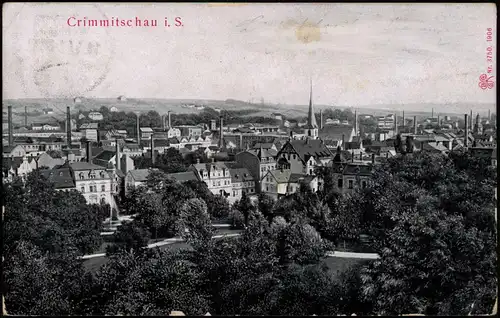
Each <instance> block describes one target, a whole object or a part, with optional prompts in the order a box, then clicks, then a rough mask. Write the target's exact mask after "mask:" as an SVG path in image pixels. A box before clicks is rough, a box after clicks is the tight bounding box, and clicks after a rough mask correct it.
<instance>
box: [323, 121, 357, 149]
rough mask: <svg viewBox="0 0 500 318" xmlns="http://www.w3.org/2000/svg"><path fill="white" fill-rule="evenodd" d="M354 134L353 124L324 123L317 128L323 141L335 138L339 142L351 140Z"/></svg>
mask: <svg viewBox="0 0 500 318" xmlns="http://www.w3.org/2000/svg"><path fill="white" fill-rule="evenodd" d="M355 135H356V132H355V129H354V126H340V125H324V126H323V128H322V129H320V130H319V138H321V139H322V140H324V141H327V140H335V141H337V142H340V143H341V145H342V143H344V142H351V141H352V140H353V138H354V136H355Z"/></svg>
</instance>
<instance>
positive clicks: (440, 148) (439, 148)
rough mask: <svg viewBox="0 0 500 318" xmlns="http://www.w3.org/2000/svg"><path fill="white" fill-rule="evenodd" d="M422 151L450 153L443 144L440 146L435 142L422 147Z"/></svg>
mask: <svg viewBox="0 0 500 318" xmlns="http://www.w3.org/2000/svg"><path fill="white" fill-rule="evenodd" d="M422 150H431V151H440V152H448V151H449V149H448V148H446V147H445V146H443V145H442V144H438V143H435V142H427V143H424V144H423V145H422Z"/></svg>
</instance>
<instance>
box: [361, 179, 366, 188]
mask: <svg viewBox="0 0 500 318" xmlns="http://www.w3.org/2000/svg"><path fill="white" fill-rule="evenodd" d="M361 188H363V189H364V188H366V181H361Z"/></svg>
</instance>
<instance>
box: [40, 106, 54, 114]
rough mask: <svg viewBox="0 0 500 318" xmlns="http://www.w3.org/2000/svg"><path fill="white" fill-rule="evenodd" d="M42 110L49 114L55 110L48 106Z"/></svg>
mask: <svg viewBox="0 0 500 318" xmlns="http://www.w3.org/2000/svg"><path fill="white" fill-rule="evenodd" d="M42 111H43V113H44V114H45V115H49V114H53V113H54V110H53V109H52V108H48V107H47V108H44V109H43V110H42Z"/></svg>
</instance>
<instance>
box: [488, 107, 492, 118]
mask: <svg viewBox="0 0 500 318" xmlns="http://www.w3.org/2000/svg"><path fill="white" fill-rule="evenodd" d="M488 120H491V112H490V110H489V109H488Z"/></svg>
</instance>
